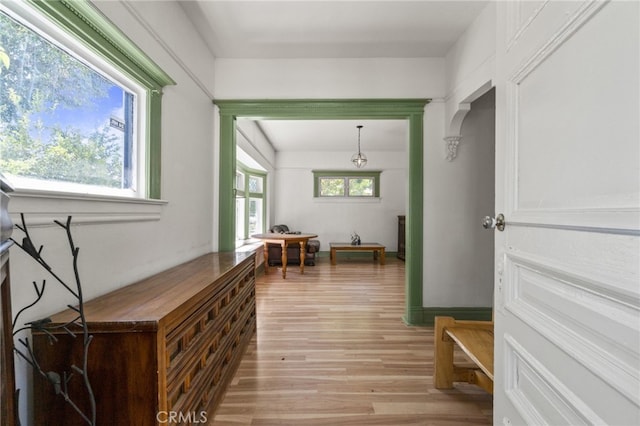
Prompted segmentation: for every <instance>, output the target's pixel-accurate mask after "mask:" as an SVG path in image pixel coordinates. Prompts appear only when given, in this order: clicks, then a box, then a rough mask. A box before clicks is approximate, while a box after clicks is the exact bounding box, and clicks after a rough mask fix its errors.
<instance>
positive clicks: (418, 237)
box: [405, 113, 424, 324]
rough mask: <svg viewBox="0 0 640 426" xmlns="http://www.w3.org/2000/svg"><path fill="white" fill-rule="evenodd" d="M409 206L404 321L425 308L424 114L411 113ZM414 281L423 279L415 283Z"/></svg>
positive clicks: (406, 227)
mask: <svg viewBox="0 0 640 426" xmlns="http://www.w3.org/2000/svg"><path fill="white" fill-rule="evenodd" d="M408 118H409V191H408V194H409V195H408V197H409V203H408V204H409V209H408V211H407V214H406V223H405V234H406V237H405V239H406V241H405V251H406V253H405V263H406V269H405V274H406V280H405V284H406V286H405V294H406V297H405V304H406V305H405V312H406V313H407V315H406V317H405V321H407V322H408V323H409V324H413V320H412V316H411V315H410V313H411V312H413V311H415V310H416V309H419V308H422V292H423V286H422V277H423V265H422V260H423V255H422V252H423V234H422V228H423V222H424V214H423V212H424V208H423V198H424V195H423V194H424V192H423V186H424V178H423V176H424V172H423V152H424V149H423V143H424V142H423V139H424V124H423V122H424V114H417V113H412V114H411V115H410V116H409V117H408ZM415 283H420V285H416V284H415Z"/></svg>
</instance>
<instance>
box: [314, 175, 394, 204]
mask: <svg viewBox="0 0 640 426" xmlns="http://www.w3.org/2000/svg"><path fill="white" fill-rule="evenodd" d="M311 172H312V173H313V196H314V198H365V199H366V198H380V174H382V171H381V170H367V171H364V170H363V171H354V170H312V171H311ZM354 177H355V178H372V179H373V195H349V194H348V192H347V191H346V189H347V188H345V194H344V195H343V196H327V195H321V194H320V178H337V179H348V178H354Z"/></svg>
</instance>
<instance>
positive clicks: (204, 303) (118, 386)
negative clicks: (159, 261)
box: [33, 253, 256, 426]
mask: <svg viewBox="0 0 640 426" xmlns="http://www.w3.org/2000/svg"><path fill="white" fill-rule="evenodd" d="M85 316H86V318H87V321H88V324H89V331H90V334H91V335H92V336H93V340H92V341H91V344H90V349H89V366H88V375H89V379H90V381H91V385H92V388H93V392H94V394H95V399H96V406H97V424H98V425H136V426H144V425H158V424H167V419H168V416H170V415H171V413H178V414H179V416H177V417H176V418H178V419H182V420H183V421H182V422H170V424H197V423H206V419H208V420H211V419H213V416H214V410H215V408H216V406H217V405H218V403H219V402H220V400H221V399H222V397H223V395H224V391H225V388H226V386H227V384H228V382H229V381H230V380H231V378H232V377H233V374H234V372H235V370H236V368H237V366H238V364H239V362H240V359H241V357H242V354H243V353H244V350H245V348H246V347H247V345H248V343H249V341H250V340H251V337H252V335H253V333H254V332H255V328H256V316H255V254H254V253H211V254H208V255H205V256H202V257H199V258H197V259H194V260H193V261H191V262H187V263H185V264H182V265H179V266H177V267H174V268H171V269H169V270H167V271H164V272H162V273H160V274H157V275H155V276H152V277H150V278H148V279H145V280H142V281H140V282H138V283H135V284H132V285H130V286H127V287H124V288H121V289H119V290H116V291H114V292H111V293H109V294H106V295H104V296H101V297H98V298H96V299H93V300H91V301H89V302H86V303H85ZM73 317H74V312H72V311H70V310H67V311H64V312H61V313H59V314H57V315H54V316H53V317H52V318H51V319H52V321H53V322H52V324H51V326H50V327H49V331H50V332H51V333H53V334H54V335H55V337H56V338H57V339H58V342H56V343H55V344H54V345H51V344H50V343H49V337H48V336H47V335H46V334H43V333H38V334H34V336H33V345H34V350H35V353H36V356H37V357H38V359H39V360H40V362H41V365H42V366H43V370H44V371H49V370H53V371H65V370H66V371H68V370H69V367H68V366H69V365H70V364H71V363H73V364H75V365H82V362H81V358H80V357H81V356H82V348H81V346H82V342H81V340H82V339H73V338H71V337H69V335H68V334H67V333H64V332H62V331H60V330H56V329H55V327H56V325H59V324H63V323H66V322H68V321H70V320H72V319H73ZM71 392H73V393H74V394H76V395H77V394H78V393H81V392H83V389H82V387H81V384H80V383H79V380H76V381H75V382H74V381H73V380H72V381H71V382H70V393H71ZM76 402H77V403H78V404H79V405H81V406H83V407H86V406H87V400H86V398H79V399H78V401H76ZM34 408H35V411H36V412H35V424H37V425H61V424H64V425H83V424H85V423H84V422H83V421H82V419H81V418H80V416H79V415H78V414H77V413H76V412H74V411H73V409H72V408H71V407H70V406H69V404H67V403H65V401H64V400H63V399H62V398H61V397H60V396H56V395H54V393H53V391H52V388H51V385H50V384H49V383H48V382H46V381H45V380H43V379H42V378H41V377H40V376H35V378H34Z"/></svg>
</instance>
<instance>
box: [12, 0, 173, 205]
mask: <svg viewBox="0 0 640 426" xmlns="http://www.w3.org/2000/svg"><path fill="white" fill-rule="evenodd" d="M3 9H6V10H8V11H9V12H10V13H11V14H13V15H17V16H18V17H21V18H22V19H24V20H25V21H27V22H29V24H30V26H31V27H32V28H33V29H34V30H35V31H36V32H38V33H45V34H50V35H52V36H53V38H54V39H57V38H58V37H56V36H55V34H51V29H50V28H47V27H48V25H45V24H42V22H40V25H39V23H38V21H42V19H44V20H46V21H47V24H48V23H51V24H52V25H53V26H54V27H56V29H57V30H61V31H62V32H63V33H64V34H66V35H67V36H68V37H67V38H68V40H67V42H68V43H70V45H66V43H65V45H66V47H67V48H68V49H70V50H77V47H78V46H80V47H82V50H88V51H89V52H90V53H89V55H91V56H92V57H93V58H92V57H87V58H86V60H87V61H88V62H89V63H94V62H95V61H98V62H100V61H102V62H107V63H108V64H109V65H110V66H111V67H113V68H114V69H115V70H116V73H120V74H122V75H123V76H124V77H126V78H127V79H130V80H131V81H132V82H133V83H135V84H137V85H138V86H140V87H141V92H140V94H141V95H142V94H144V96H141V98H140V99H139V100H138V102H141V103H144V104H145V108H144V114H145V117H144V119H143V120H142V121H143V128H139V129H138V130H139V131H140V133H141V134H142V136H141V137H142V138H143V139H142V140H141V141H140V144H139V149H140V150H141V151H143V152H141V154H142V155H140V156H139V157H140V159H139V162H138V164H137V168H138V169H139V168H140V167H142V168H143V169H144V176H141V180H142V181H143V182H144V187H143V188H138V194H137V196H136V197H133V196H132V197H125V198H132V199H150V200H160V198H161V187H160V182H161V169H160V167H161V151H160V149H161V140H160V138H161V106H162V89H163V87H165V86H167V85H173V84H176V83H175V81H174V80H173V79H171V77H169V75H168V74H166V73H165V72H164V71H163V70H162V69H160V67H159V66H158V65H156V64H155V63H154V62H153V61H152V60H151V59H150V58H149V57H148V56H147V55H146V54H145V53H144V52H143V51H142V50H140V49H139V48H138V47H137V46H136V45H134V44H133V42H131V40H129V39H128V38H127V36H126V35H125V34H124V33H122V32H121V31H120V30H119V29H118V28H117V27H116V26H115V25H114V24H112V23H111V22H110V21H109V20H108V19H107V18H106V17H105V16H104V15H103V14H102V13H101V12H100V11H99V10H98V9H96V7H95V6H93V5H92V4H91V3H90V2H89V1H87V0H79V1H73V2H71V1H65V0H62V1H52V2H45V1H37V0H26V1H25V2H7V3H3ZM74 47H76V49H74ZM80 56H81V57H82V56H85V55H80ZM92 59H94V60H92ZM101 71H102V72H104V71H105V70H103V69H101ZM107 75H109V76H110V77H111V78H112V79H113V80H114V81H119V78H121V76H119V75H111V74H109V73H107ZM138 125H140V123H138ZM20 189H21V188H20V187H17V188H16V190H17V192H16V194H19V192H21V191H20ZM30 192H41V193H60V192H64V190H61V191H57V190H55V189H54V190H51V189H42V190H40V189H37V190H31V191H30ZM90 195H91V196H102V195H105V194H103V193H101V192H100V191H96V192H95V193H94V192H90ZM106 196H107V197H109V196H108V195H106ZM116 198H117V197H116Z"/></svg>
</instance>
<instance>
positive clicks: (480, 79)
mask: <svg viewBox="0 0 640 426" xmlns="http://www.w3.org/2000/svg"><path fill="white" fill-rule="evenodd" d="M495 28H496V5H495V2H489V4H488V5H487V6H486V7H485V8H484V10H483V11H482V13H481V14H480V15H478V17H477V18H476V19H475V21H474V22H473V23H472V24H471V25H470V26H469V28H467V30H466V31H465V32H464V34H462V36H460V38H459V39H458V41H457V42H456V43H455V44H454V45H453V46H452V47H451V49H449V51H448V52H447V54H446V56H445V68H446V82H445V84H446V97H445V99H446V102H447V103H446V122H447V135H446V136H450V135H451V134H452V133H453V134H455V132H451V129H450V124H451V120H452V118H453V117H454V115H455V114H456V112H457V111H458V110H459V108H460V104H461V103H463V104H464V103H469V102H472V101H474V100H475V99H477V98H478V97H479V96H480V95H482V94H483V93H484V92H486V91H487V90H488V89H489V88H490V87H491V81H492V80H493V78H494V75H495V40H496V32H495ZM458 130H459V128H458Z"/></svg>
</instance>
